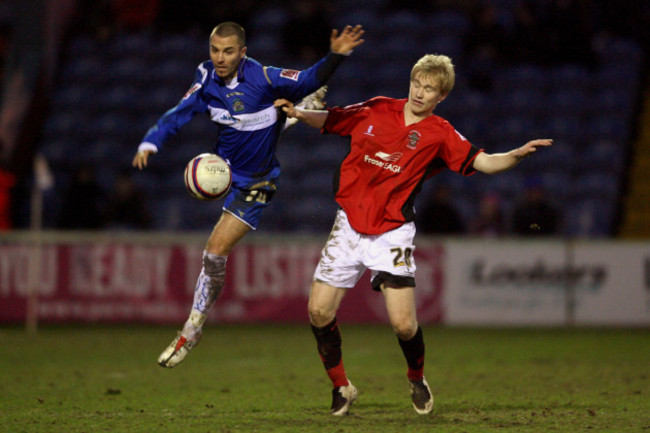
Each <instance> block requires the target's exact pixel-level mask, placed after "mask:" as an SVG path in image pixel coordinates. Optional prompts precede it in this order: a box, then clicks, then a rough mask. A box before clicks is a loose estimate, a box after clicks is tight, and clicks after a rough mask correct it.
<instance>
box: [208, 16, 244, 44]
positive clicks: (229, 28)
mask: <svg viewBox="0 0 650 433" xmlns="http://www.w3.org/2000/svg"><path fill="white" fill-rule="evenodd" d="M212 35H219V36H221V37H222V38H227V37H228V36H237V40H238V41H239V43H240V44H241V46H242V47H243V46H244V45H246V31H245V30H244V28H243V27H242V26H240V25H239V24H237V23H235V22H232V21H226V22H223V23H221V24H219V25H218V26H217V27H215V28H214V29H213V30H212V34H211V35H210V36H212Z"/></svg>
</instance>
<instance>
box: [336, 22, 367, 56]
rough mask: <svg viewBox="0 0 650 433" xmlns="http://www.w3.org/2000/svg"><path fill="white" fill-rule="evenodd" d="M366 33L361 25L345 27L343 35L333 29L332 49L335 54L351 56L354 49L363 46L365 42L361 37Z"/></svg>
mask: <svg viewBox="0 0 650 433" xmlns="http://www.w3.org/2000/svg"><path fill="white" fill-rule="evenodd" d="M364 33H365V30H363V27H361V25H358V24H357V25H356V26H354V27H352V26H345V27H344V28H343V30H341V33H340V34H339V31H338V30H336V29H332V34H331V35H330V49H331V50H332V52H333V53H335V54H346V55H347V54H349V53H350V52H351V51H352V50H353V49H355V48H356V47H358V46H359V45H361V44H363V43H364V42H365V41H364V40H363V39H361V36H363V34H364Z"/></svg>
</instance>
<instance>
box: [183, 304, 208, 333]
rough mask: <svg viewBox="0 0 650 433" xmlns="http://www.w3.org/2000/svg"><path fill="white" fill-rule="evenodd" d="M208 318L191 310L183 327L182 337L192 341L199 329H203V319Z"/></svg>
mask: <svg viewBox="0 0 650 433" xmlns="http://www.w3.org/2000/svg"><path fill="white" fill-rule="evenodd" d="M207 318H208V315H207V314H203V313H201V312H200V311H196V310H192V312H191V313H190V317H189V318H188V319H187V321H186V322H185V325H184V326H183V332H182V334H183V336H184V337H185V338H187V339H188V340H194V339H195V338H196V336H197V334H199V333H200V332H201V328H202V327H203V323H205V319H207Z"/></svg>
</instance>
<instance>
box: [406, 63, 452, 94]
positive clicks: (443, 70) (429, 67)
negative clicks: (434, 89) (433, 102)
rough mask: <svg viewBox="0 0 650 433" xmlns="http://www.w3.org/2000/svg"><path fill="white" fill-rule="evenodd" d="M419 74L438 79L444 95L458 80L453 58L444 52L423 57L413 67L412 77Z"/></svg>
mask: <svg viewBox="0 0 650 433" xmlns="http://www.w3.org/2000/svg"><path fill="white" fill-rule="evenodd" d="M418 75H421V76H423V77H427V78H431V79H433V80H438V84H439V85H440V92H441V93H442V94H443V95H446V94H448V93H449V92H451V89H453V88H454V82H455V81H456V73H455V72H454V64H453V63H451V58H449V57H447V56H445V55H442V54H427V55H425V56H423V57H421V58H420V60H418V61H417V62H416V63H415V65H413V69H411V79H414V78H415V77H416V76H418Z"/></svg>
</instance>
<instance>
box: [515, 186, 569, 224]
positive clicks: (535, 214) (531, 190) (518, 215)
mask: <svg viewBox="0 0 650 433" xmlns="http://www.w3.org/2000/svg"><path fill="white" fill-rule="evenodd" d="M512 225H513V231H514V233H515V234H517V235H521V236H547V235H556V234H558V232H559V228H560V227H559V226H560V213H559V211H558V210H557V208H556V207H555V206H554V205H553V204H552V203H551V202H550V200H549V199H548V195H547V193H546V190H545V189H544V186H543V185H542V182H541V181H540V180H539V179H538V178H534V177H533V178H530V179H527V180H526V190H525V194H524V196H523V197H522V198H521V199H520V200H519V201H518V202H517V203H516V204H515V208H514V210H513V215H512Z"/></svg>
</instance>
